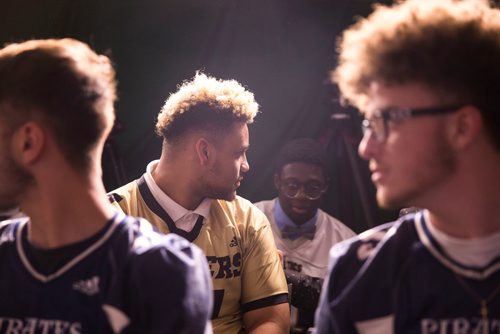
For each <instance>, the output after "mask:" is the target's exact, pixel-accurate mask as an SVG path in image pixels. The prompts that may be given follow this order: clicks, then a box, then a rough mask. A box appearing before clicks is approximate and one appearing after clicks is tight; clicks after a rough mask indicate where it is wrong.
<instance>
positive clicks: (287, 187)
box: [255, 138, 355, 333]
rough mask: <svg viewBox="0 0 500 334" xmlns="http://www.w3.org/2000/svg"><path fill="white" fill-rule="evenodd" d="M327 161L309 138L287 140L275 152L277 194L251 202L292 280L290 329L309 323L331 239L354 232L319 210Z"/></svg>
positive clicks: (335, 240) (298, 330)
mask: <svg viewBox="0 0 500 334" xmlns="http://www.w3.org/2000/svg"><path fill="white" fill-rule="evenodd" d="M328 171H329V169H328V162H327V156H326V152H325V151H324V149H323V147H322V146H321V145H320V144H319V143H318V142H316V141H314V140H313V139H308V138H302V139H295V140H292V141H290V142H288V143H287V144H286V145H285V146H283V148H282V149H281V150H280V152H279V153H278V156H277V157H276V165H275V174H274V185H275V187H276V190H277V191H278V198H275V199H273V200H268V201H262V202H258V203H255V205H256V206H257V207H258V208H259V209H261V210H262V211H263V212H264V213H265V215H266V216H267V218H268V219H269V221H270V222H271V226H272V230H273V235H274V240H275V241H276V247H277V248H278V249H279V250H280V251H281V252H282V254H283V265H284V268H285V274H286V278H287V282H288V284H291V304H292V306H293V308H292V320H291V321H292V332H294V333H306V332H307V330H308V328H310V327H313V323H314V310H315V309H316V307H317V305H318V300H319V294H320V290H321V285H322V283H323V279H324V278H325V276H326V273H327V267H328V253H329V251H330V248H331V247H332V246H333V245H335V244H336V243H338V242H340V241H342V240H344V239H347V238H350V237H353V236H355V233H354V232H353V231H351V229H349V228H348V227H347V226H345V225H344V224H342V223H341V222H340V221H338V220H337V219H335V218H334V217H332V216H330V215H328V214H327V213H326V212H324V211H323V210H321V209H320V208H319V207H320V205H321V202H322V199H323V194H324V193H325V192H326V191H327V188H328V181H329V179H328Z"/></svg>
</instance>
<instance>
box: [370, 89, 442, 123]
mask: <svg viewBox="0 0 500 334" xmlns="http://www.w3.org/2000/svg"><path fill="white" fill-rule="evenodd" d="M367 95H368V96H367V98H368V99H367V105H366V107H365V111H364V113H365V117H369V116H370V115H371V114H372V113H373V112H374V111H375V110H380V109H384V108H388V107H402V108H422V107H430V106H435V105H436V104H441V103H443V98H442V97H440V96H439V95H438V94H437V92H435V91H433V90H432V89H431V88H430V87H427V86H425V85H423V84H421V83H418V82H409V83H404V84H398V85H385V84H383V83H380V82H372V83H371V84H370V88H369V90H368V94H367Z"/></svg>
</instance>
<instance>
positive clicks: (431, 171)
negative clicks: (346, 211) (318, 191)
mask: <svg viewBox="0 0 500 334" xmlns="http://www.w3.org/2000/svg"><path fill="white" fill-rule="evenodd" d="M368 97H369V101H370V102H369V104H368V106H367V108H366V111H365V115H364V116H365V118H366V119H370V117H371V116H372V114H373V112H374V110H377V109H378V110H381V109H384V108H388V107H399V108H425V107H431V106H440V105H446V104H448V105H449V104H450V102H453V101H444V100H443V99H442V98H439V97H438V96H436V94H433V93H432V91H431V90H429V89H426V88H425V87H424V86H422V85H419V84H415V83H412V84H404V85H399V86H390V87H388V86H384V85H381V84H377V83H374V84H372V85H371V87H370V90H369V96H368ZM449 117H452V115H450V114H446V115H432V116H421V117H415V118H409V119H405V120H401V121H389V122H388V127H387V130H388V132H387V138H386V140H385V141H384V142H382V143H381V142H378V141H377V139H376V138H375V136H374V134H373V133H371V132H370V131H368V132H367V133H366V134H365V136H364V137H363V140H362V141H361V143H360V145H359V154H360V156H361V157H362V158H364V159H366V160H368V161H369V167H370V171H371V173H372V174H371V178H372V181H373V183H374V184H375V186H376V188H377V201H378V204H379V205H380V206H381V207H383V208H400V207H404V206H418V207H429V204H431V203H433V202H434V203H435V202H438V201H439V200H444V199H445V197H444V196H445V195H444V194H449V193H447V192H444V193H443V192H442V190H443V189H444V187H445V186H446V182H447V181H448V180H449V178H450V175H452V173H453V172H454V170H455V167H456V157H455V154H454V151H453V149H452V148H451V146H450V144H449V142H448V140H447V137H446V134H445V133H446V131H445V128H446V122H447V121H448V118H449Z"/></svg>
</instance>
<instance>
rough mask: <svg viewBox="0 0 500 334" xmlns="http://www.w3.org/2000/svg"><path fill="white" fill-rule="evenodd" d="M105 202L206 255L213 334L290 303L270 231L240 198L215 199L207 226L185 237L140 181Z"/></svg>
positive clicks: (240, 329) (237, 329) (262, 218)
mask: <svg viewBox="0 0 500 334" xmlns="http://www.w3.org/2000/svg"><path fill="white" fill-rule="evenodd" d="M109 196H110V200H111V201H112V202H113V203H114V204H115V205H116V206H119V207H120V208H121V209H122V210H123V211H124V212H125V213H126V214H129V215H133V216H139V217H144V218H146V219H147V220H149V221H150V222H151V223H152V224H153V225H154V226H156V228H157V229H158V230H159V231H161V232H163V233H171V232H174V233H177V234H179V235H181V236H183V237H185V238H186V239H188V240H189V241H191V242H193V243H194V244H195V245H197V246H198V247H200V248H201V249H202V250H203V251H204V252H205V255H206V257H207V261H208V264H209V267H210V273H211V275H212V284H213V289H214V310H213V314H212V325H213V330H214V332H215V333H231V334H234V333H240V332H243V331H244V329H243V323H242V313H244V312H247V311H251V310H255V309H259V308H262V307H266V306H271V305H276V304H281V303H286V302H287V301H288V289H287V284H286V280H285V276H284V273H283V269H282V267H281V264H280V261H279V257H278V253H277V250H276V246H275V243H274V240H273V234H272V231H271V227H270V225H269V222H268V220H267V218H266V217H265V215H264V214H263V213H262V212H261V211H260V210H258V209H257V208H256V207H255V206H254V205H253V204H252V203H250V202H249V201H247V200H245V199H243V198H241V197H239V196H236V199H235V200H233V201H231V202H228V201H224V200H215V199H214V200H212V203H211V206H210V213H209V216H208V218H207V221H206V222H205V223H204V224H202V222H201V219H199V220H198V222H197V223H196V225H195V227H194V228H193V230H192V231H191V232H185V231H183V230H180V229H177V228H176V227H175V225H174V223H173V221H172V219H171V218H170V217H169V216H168V214H167V213H166V212H165V211H164V210H163V208H162V207H161V206H160V204H159V203H158V202H157V201H156V199H155V198H154V197H153V195H152V193H151V191H150V190H149V188H148V186H147V183H146V182H145V181H144V178H141V179H139V180H136V181H133V182H131V183H129V184H127V185H125V186H123V187H121V188H118V189H116V190H114V191H113V192H112V193H110V194H109ZM200 217H201V216H200Z"/></svg>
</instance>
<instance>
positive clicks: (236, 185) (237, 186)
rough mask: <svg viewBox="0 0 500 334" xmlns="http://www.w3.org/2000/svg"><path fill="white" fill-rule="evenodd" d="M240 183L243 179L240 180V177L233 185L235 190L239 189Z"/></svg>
mask: <svg viewBox="0 0 500 334" xmlns="http://www.w3.org/2000/svg"><path fill="white" fill-rule="evenodd" d="M241 181H243V178H242V177H240V178H239V179H238V181H236V183H235V184H234V185H235V187H236V188H239V187H240V185H241Z"/></svg>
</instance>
